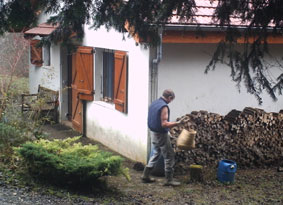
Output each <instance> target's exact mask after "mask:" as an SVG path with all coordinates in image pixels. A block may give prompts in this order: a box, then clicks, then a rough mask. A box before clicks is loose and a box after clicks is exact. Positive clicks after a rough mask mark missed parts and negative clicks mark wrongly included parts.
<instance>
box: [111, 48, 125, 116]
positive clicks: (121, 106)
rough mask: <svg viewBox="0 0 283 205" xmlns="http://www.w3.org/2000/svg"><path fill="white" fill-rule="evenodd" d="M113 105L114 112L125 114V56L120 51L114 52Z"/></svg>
mask: <svg viewBox="0 0 283 205" xmlns="http://www.w3.org/2000/svg"><path fill="white" fill-rule="evenodd" d="M114 103H115V109H116V110H119V111H121V112H124V113H126V112H127V55H126V52H122V51H115V66H114Z"/></svg>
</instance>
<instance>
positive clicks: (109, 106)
mask: <svg viewBox="0 0 283 205" xmlns="http://www.w3.org/2000/svg"><path fill="white" fill-rule="evenodd" d="M93 103H94V104H96V105H99V106H101V107H104V108H107V109H111V110H115V104H114V103H113V102H105V101H93Z"/></svg>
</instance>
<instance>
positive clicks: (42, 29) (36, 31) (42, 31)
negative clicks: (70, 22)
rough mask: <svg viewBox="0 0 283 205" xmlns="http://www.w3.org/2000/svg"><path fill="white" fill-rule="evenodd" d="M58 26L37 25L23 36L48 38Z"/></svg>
mask: <svg viewBox="0 0 283 205" xmlns="http://www.w3.org/2000/svg"><path fill="white" fill-rule="evenodd" d="M58 26H59V25H58V24H56V25H52V24H48V23H42V24H39V25H38V26H37V27H34V28H31V29H29V30H27V31H25V32H24V34H25V35H28V36H30V35H31V36H36V35H39V36H48V35H50V34H51V33H52V32H53V31H54V30H55V29H56V28H57V27H58Z"/></svg>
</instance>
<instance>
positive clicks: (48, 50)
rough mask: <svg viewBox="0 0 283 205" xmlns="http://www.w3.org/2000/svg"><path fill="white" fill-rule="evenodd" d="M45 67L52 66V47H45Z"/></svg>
mask: <svg viewBox="0 0 283 205" xmlns="http://www.w3.org/2000/svg"><path fill="white" fill-rule="evenodd" d="M43 65H45V66H50V45H45V46H43Z"/></svg>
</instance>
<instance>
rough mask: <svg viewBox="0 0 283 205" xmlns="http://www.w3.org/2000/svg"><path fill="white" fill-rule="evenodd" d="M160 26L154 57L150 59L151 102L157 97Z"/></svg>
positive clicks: (160, 48)
mask: <svg viewBox="0 0 283 205" xmlns="http://www.w3.org/2000/svg"><path fill="white" fill-rule="evenodd" d="M162 32H163V31H162V28H160V29H158V33H159V38H160V41H159V45H158V46H157V47H156V58H154V59H152V69H151V102H152V101H154V100H156V99H157V98H158V96H157V95H158V64H159V63H160V60H161V59H162Z"/></svg>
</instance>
